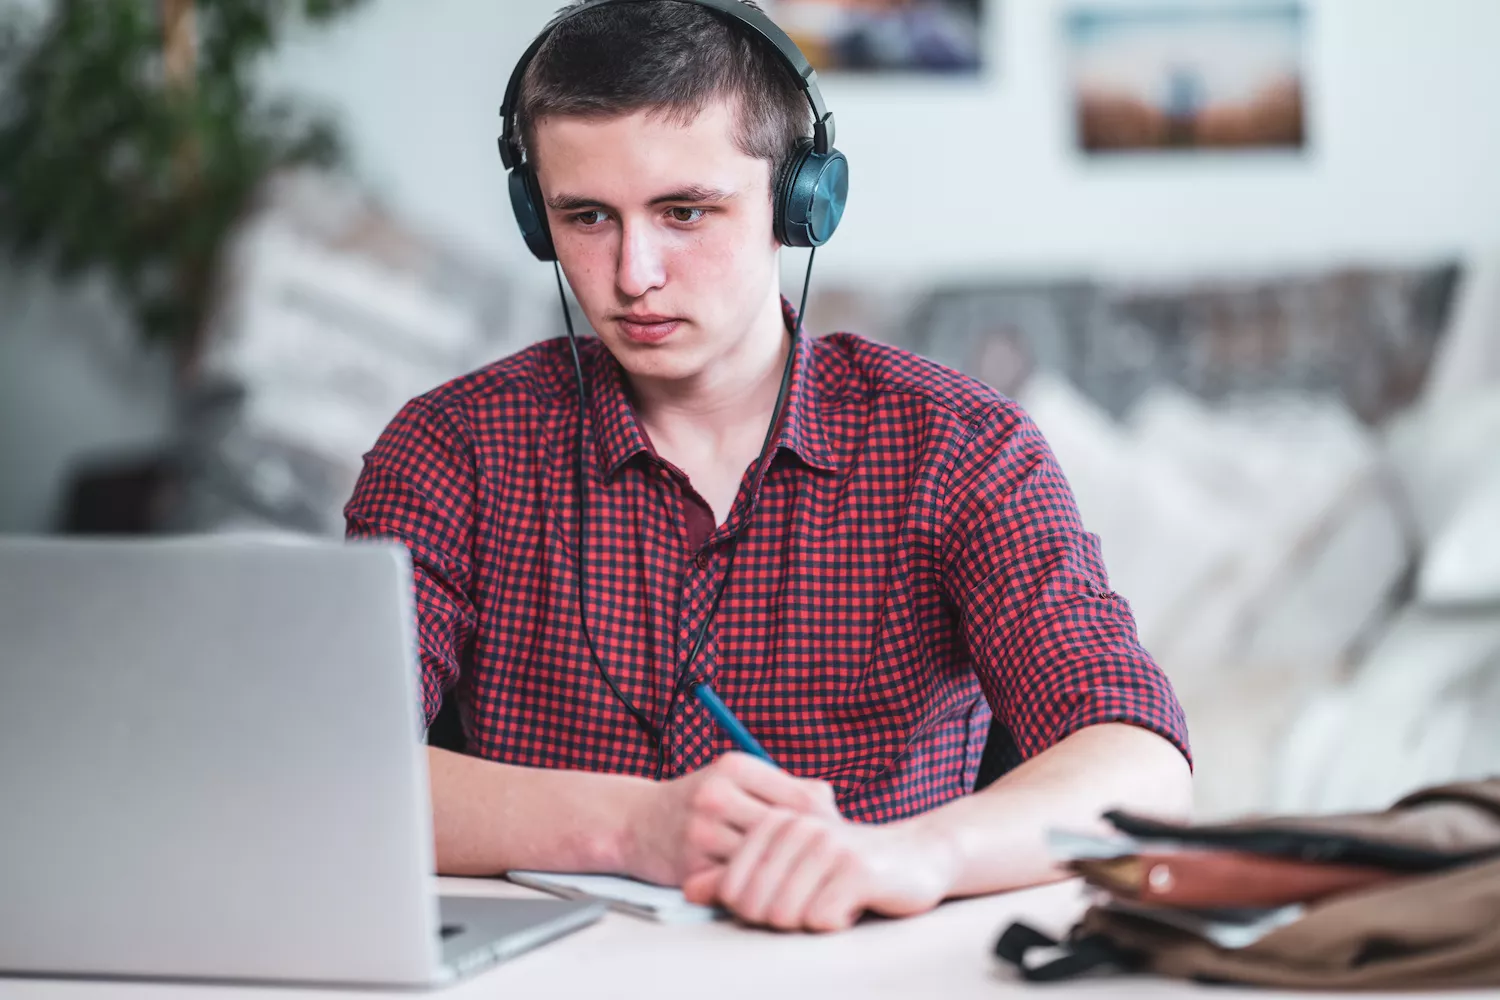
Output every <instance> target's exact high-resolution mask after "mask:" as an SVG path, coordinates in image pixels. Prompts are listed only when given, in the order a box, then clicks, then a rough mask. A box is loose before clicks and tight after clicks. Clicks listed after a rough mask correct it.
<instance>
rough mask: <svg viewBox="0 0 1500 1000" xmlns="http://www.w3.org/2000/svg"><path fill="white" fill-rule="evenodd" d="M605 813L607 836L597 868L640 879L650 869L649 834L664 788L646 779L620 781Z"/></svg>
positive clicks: (601, 840)
mask: <svg viewBox="0 0 1500 1000" xmlns="http://www.w3.org/2000/svg"><path fill="white" fill-rule="evenodd" d="M616 782H617V783H616V785H615V787H614V788H613V789H611V792H612V793H613V794H612V795H611V797H610V803H609V806H608V807H607V809H606V810H605V812H606V815H607V816H608V819H607V821H606V823H607V826H606V830H607V833H606V834H605V836H602V837H600V838H599V841H598V844H597V849H598V851H599V856H598V857H597V858H595V859H594V860H595V867H596V868H597V869H599V870H600V871H609V872H616V873H618V874H621V875H632V876H636V877H639V876H640V873H641V872H642V871H643V870H644V869H645V868H646V867H647V866H646V864H645V863H644V860H643V858H644V855H645V853H646V852H647V850H648V849H649V848H648V844H647V838H646V837H645V830H646V828H647V825H648V820H649V818H650V815H651V812H652V811H653V809H654V808H655V806H656V801H657V798H658V797H659V793H660V791H661V784H660V783H659V782H655V781H648V780H646V779H644V778H634V777H620V778H617V779H616Z"/></svg>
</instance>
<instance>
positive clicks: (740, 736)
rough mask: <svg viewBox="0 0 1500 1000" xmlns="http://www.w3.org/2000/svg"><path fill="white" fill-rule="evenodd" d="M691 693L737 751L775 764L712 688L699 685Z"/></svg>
mask: <svg viewBox="0 0 1500 1000" xmlns="http://www.w3.org/2000/svg"><path fill="white" fill-rule="evenodd" d="M693 693H694V694H695V695H697V696H698V700H699V701H700V702H702V703H703V707H704V708H706V709H708V714H709V715H712V716H713V717H714V721H715V722H717V723H718V724H719V728H720V729H722V730H724V733H725V735H726V736H728V737H729V739H730V740H731V741H733V743H734V745H735V747H736V748H737V749H739V750H742V751H744V752H745V753H748V754H752V755H753V756H756V757H759V758H760V759H761V760H763V761H765V762H766V763H767V764H771V765H773V766H775V764H776V762H775V761H774V760H772V759H771V755H770V754H768V753H766V748H765V747H763V746H761V745H760V744H759V743H758V742H756V739H755V737H754V736H751V735H750V730H748V729H746V728H745V724H744V723H743V722H741V721H740V720H739V719H736V718H735V717H734V713H733V712H731V711H730V710H729V706H728V705H726V704H724V700H723V699H722V698H720V697H719V696H718V694H717V693H716V692H715V691H714V689H713V688H711V687H709V686H708V685H707V684H699V685H697V686H696V687H694V688H693Z"/></svg>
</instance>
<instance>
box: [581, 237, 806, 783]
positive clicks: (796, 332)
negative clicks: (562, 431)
mask: <svg viewBox="0 0 1500 1000" xmlns="http://www.w3.org/2000/svg"><path fill="white" fill-rule="evenodd" d="M817 252H818V248H817V247H812V248H811V249H810V250H809V252H808V255H807V271H806V273H805V274H804V276H803V279H802V301H801V304H800V305H799V306H798V308H797V322H796V325H795V326H794V327H793V328H792V342H791V345H790V346H789V347H788V349H787V358H786V363H785V364H784V365H782V369H781V387H780V389H779V390H778V391H777V394H776V405H775V407H774V408H773V410H772V412H771V422H770V425H769V426H768V427H767V428H766V437H765V440H764V441H762V442H761V446H760V457H759V458H758V459H757V460H756V472H755V479H753V480H752V483H753V484H754V488H755V495H756V497H757V502H756V505H758V497H759V492H760V489H761V487H762V484H763V482H764V478H763V477H764V476H765V475H766V473H767V471H768V467H769V464H770V462H769V456H768V455H767V452H768V451H769V450H770V447H771V441H772V439H773V438H774V437H775V436H776V427H777V425H778V424H779V423H780V422H781V418H782V411H783V409H784V407H785V405H786V397H787V391H788V389H789V387H790V386H791V381H792V361H793V358H794V357H795V355H796V353H797V345H798V344H799V342H800V341H801V338H802V323H803V316H804V315H805V314H806V311H807V294H808V289H809V288H811V287H812V266H813V260H814V258H815V257H816V256H817ZM552 270H553V273H554V274H555V275H556V277H557V295H558V301H559V302H560V303H561V304H562V311H563V324H564V326H565V327H566V329H567V332H568V349H569V351H570V352H571V353H572V356H573V372H574V375H575V376H576V377H577V382H578V475H577V476H576V477H575V478H574V481H573V491H574V503H575V504H576V505H577V508H578V623H579V627H580V628H581V629H582V630H583V638H584V642H585V643H586V644H587V646H588V650H589V658H590V659H591V660H592V661H593V664H594V668H595V669H596V670H597V671H598V672H599V676H600V678H602V679H603V681H604V684H605V686H606V687H608V688H609V690H610V693H611V694H613V695H614V696H615V698H616V700H618V701H619V702H620V704H622V705H624V706H625V709H626V711H628V712H629V713H630V716H631V718H633V719H634V720H635V722H636V724H637V725H638V726H640V728H641V731H642V732H644V733H645V734H646V738H647V739H648V740H650V741H651V744H652V746H653V747H654V748H655V749H656V778H657V780H661V776H662V772H663V771H665V770H666V738H665V735H664V733H663V730H662V728H661V727H658V726H656V725H655V724H653V723H652V722H651V721H650V720H649V719H647V718H646V714H645V713H644V712H642V711H641V710H640V709H639V708H637V707H636V706H635V703H634V702H632V701H631V700H630V699H629V698H627V697H626V696H625V693H624V692H623V691H621V690H620V688H619V686H618V685H617V684H616V683H615V682H614V679H613V678H612V677H610V676H609V671H607V670H605V669H604V661H603V659H602V658H601V657H600V656H599V650H598V648H597V647H596V646H595V645H594V637H593V634H592V633H590V631H589V624H588V614H587V611H586V606H585V604H584V582H583V581H584V576H585V571H584V561H585V554H584V553H585V549H586V544H585V542H586V538H587V534H586V532H585V526H586V523H587V521H586V509H585V505H584V493H585V490H584V488H583V483H584V479H585V478H586V477H587V475H588V463H587V454H588V451H587V448H586V447H585V437H586V430H587V425H588V417H587V413H586V411H587V409H588V392H587V389H586V387H585V385H584V377H583V362H582V360H581V359H580V357H579V353H578V338H577V336H576V335H575V334H574V332H573V317H572V313H571V311H570V310H569V309H568V296H567V292H566V291H565V290H564V287H563V277H562V265H561V264H559V263H558V262H557V261H555V260H554V261H553V262H552ZM754 514H755V507H754V506H752V508H751V511H750V513H749V514H748V515H746V517H745V520H744V521H743V523H741V524H740V526H739V527H738V528H737V529H735V531H734V533H733V534H731V535H730V537H729V539H728V541H732V542H734V543H735V545H734V547H733V548H732V549H730V552H729V560H730V562H729V565H728V566H726V567H725V568H724V574H723V576H721V577H720V578H719V583H718V585H717V586H716V587H715V588H714V596H713V600H712V601H711V602H710V604H709V608H708V614H707V616H705V617H704V619H703V624H702V625H700V626H699V627H698V633H697V635H696V636H695V637H694V639H693V647H692V650H691V651H690V652H689V653H688V657H687V660H686V661H684V662H683V664H682V666H681V668H679V669H677V670H674V671H673V681H672V690H671V692H670V694H669V696H668V698H667V709H666V718H665V719H664V720H663V724H665V722H666V721H667V720H670V719H671V716H672V710H673V709H674V708H675V707H676V704H677V694H678V692H679V691H680V690H681V687H682V678H683V677H684V676H686V675H687V674H688V673H689V671H690V670H691V669H692V666H693V663H694V662H695V661H696V660H697V659H698V652H699V651H700V650H701V649H702V648H703V642H704V639H705V638H707V636H708V626H709V624H710V623H711V622H712V621H713V619H714V614H715V613H716V612H717V611H718V609H719V601H720V599H721V598H722V597H723V596H724V588H725V587H726V586H728V584H729V575H730V571H731V570H732V569H733V568H734V557H735V554H736V553H737V552H738V551H739V544H738V543H739V537H740V534H741V533H742V532H743V531H744V530H745V529H746V528H747V527H749V525H750V521H751V518H752V517H753V516H754Z"/></svg>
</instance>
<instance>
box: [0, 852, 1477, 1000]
mask: <svg viewBox="0 0 1500 1000" xmlns="http://www.w3.org/2000/svg"><path fill="white" fill-rule="evenodd" d="M438 884H439V889H440V891H441V892H442V893H444V894H446V895H483V896H514V897H524V896H535V895H537V894H536V893H533V892H531V891H530V890H527V889H522V888H520V887H518V886H513V885H510V884H508V883H505V882H496V881H490V880H470V879H439V880H438ZM1081 907H1082V895H1081V891H1080V889H1079V888H1078V887H1077V885H1075V884H1072V883H1068V884H1064V885H1054V886H1047V887H1044V888H1040V889H1031V890H1028V891H1025V892H1017V893H1009V894H1006V895H1001V896H992V897H988V898H984V899H976V900H966V901H962V902H956V903H948V904H946V905H944V906H941V907H939V908H938V909H937V910H935V911H933V912H932V913H929V914H926V915H925V916H921V917H915V918H912V919H910V920H901V921H869V922H866V923H863V924H861V925H860V926H858V927H856V928H854V929H853V930H850V931H846V932H844V933H842V934H833V935H824V936H810V935H794V934H777V933H772V932H768V931H759V930H752V929H747V928H743V927H739V926H737V925H734V924H731V923H711V924H686V925H662V924H656V923H652V922H650V921H645V920H639V919H636V918H634V917H628V916H622V915H619V914H615V913H610V914H607V915H606V916H605V917H604V919H603V920H601V921H600V922H599V923H598V924H596V925H594V926H592V927H589V928H586V929H585V930H582V931H579V932H578V933H576V934H573V935H570V936H568V937H567V938H564V939H562V940H560V941H556V942H553V943H552V944H549V945H546V946H543V947H541V948H539V949H537V950H535V951H532V952H528V953H527V954H524V955H521V956H518V957H517V958H514V959H512V960H511V961H509V962H507V963H505V964H503V965H498V966H495V967H493V968H491V969H488V970H486V971H485V972H483V973H481V974H479V975H477V976H474V977H472V978H470V979H466V980H464V981H463V982H461V983H459V984H457V985H455V986H452V987H449V988H447V989H444V990H441V991H435V992H433V993H431V994H420V993H418V994H412V993H396V992H391V991H387V992H372V993H368V994H365V993H360V992H356V991H350V990H329V991H317V990H307V989H302V988H296V989H290V988H286V987H266V988H252V987H242V986H235V987H225V986H209V985H197V984H186V985H170V986H169V985H166V984H162V983H121V982H84V981H76V980H43V979H5V978H0V998H4V1000H146V998H148V997H149V998H162V1000H200V998H201V1000H231V998H250V997H255V998H261V997H264V998H276V1000H303V998H308V997H315V996H316V997H322V998H328V997H343V998H356V997H360V996H366V995H368V996H381V997H386V998H389V997H392V996H440V997H442V998H444V1000H450V998H453V1000H468V998H471V997H496V998H502V997H503V998H507V1000H509V998H519V997H547V998H558V1000H563V998H571V997H580V998H583V997H587V998H590V1000H597V998H601V997H627V996H650V997H651V998H652V1000H673V998H678V997H681V998H684V1000H703V998H704V997H705V996H708V997H713V998H714V1000H731V998H740V997H744V998H754V1000H766V998H768V997H771V998H776V1000H791V998H795V997H845V996H848V997H862V998H863V997H902V998H922V997H942V998H943V1000H967V998H971V997H973V998H981V997H982V998H985V1000H994V998H996V997H1000V996H1006V995H1017V994H1020V993H1022V992H1025V993H1026V994H1028V995H1032V996H1039V997H1043V998H1045V1000H1072V998H1074V997H1090V998H1094V997H1164V996H1165V997H1171V996H1181V995H1188V994H1196V995H1200V996H1201V995H1212V996H1218V997H1232V996H1238V995H1244V996H1253V997H1255V998H1256V1000H1269V998H1272V997H1285V996H1293V995H1297V994H1284V993H1270V992H1264V991H1255V992H1253V993H1243V992H1242V991H1238V990H1227V989H1224V988H1212V989H1211V988H1207V987H1195V986H1191V985H1188V984H1184V983H1176V982H1166V981H1163V980H1159V979H1146V978H1142V977H1133V978H1132V977H1126V978H1105V979H1095V980H1085V981H1081V982H1077V983H1065V984H1050V985H1047V986H1032V985H1029V984H1026V983H1024V982H1022V981H1021V980H1019V979H1018V978H1017V977H1016V976H1015V975H1013V974H1012V973H1011V972H1010V971H1009V970H1007V969H1005V968H1004V967H1003V966H1002V965H1001V964H1000V963H999V962H997V961H996V960H995V959H993V958H991V956H990V951H989V949H990V947H991V945H992V944H993V943H994V940H995V937H996V935H997V934H998V933H999V932H1000V930H1001V929H1002V928H1003V927H1005V926H1008V925H1009V923H1010V922H1011V921H1012V920H1015V919H1018V918H1019V919H1024V920H1025V921H1027V922H1028V923H1031V924H1033V925H1035V926H1037V927H1039V928H1041V929H1043V930H1046V931H1048V932H1053V933H1056V932H1060V931H1062V930H1063V929H1065V928H1066V927H1067V926H1068V924H1070V923H1071V922H1072V920H1073V919H1075V918H1076V916H1077V915H1078V914H1079V913H1080V912H1081ZM1396 995H1397V994H1386V996H1396ZM1401 995H1403V996H1407V995H1411V994H1401ZM1443 995H1444V996H1448V997H1451V996H1460V995H1463V994H1456V993H1445V994H1443ZM1474 995H1479V994H1474ZM1485 995H1488V996H1494V994H1493V993H1487V994H1485ZM1304 996H1308V997H1313V996H1316V997H1318V1000H1327V996H1328V994H1304ZM1363 996H1366V997H1369V996H1374V995H1373V994H1363Z"/></svg>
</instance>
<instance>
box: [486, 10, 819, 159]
mask: <svg viewBox="0 0 1500 1000" xmlns="http://www.w3.org/2000/svg"><path fill="white" fill-rule="evenodd" d="M663 2H670V3H687V4H692V5H693V6H695V7H706V8H707V9H709V10H713V11H717V12H718V13H720V14H723V15H725V16H726V17H729V18H732V19H733V20H734V21H736V22H737V23H739V24H741V25H743V26H744V27H745V28H747V29H749V30H750V31H751V32H753V33H754V34H756V35H758V36H759V37H760V38H761V39H763V40H764V41H766V42H767V43H769V44H770V46H771V49H772V51H774V52H775V53H776V54H777V55H778V56H779V57H780V59H781V61H782V63H783V64H784V65H785V66H786V68H787V69H789V70H791V72H792V75H794V76H795V77H796V78H797V84H798V86H799V87H800V88H801V89H802V93H803V95H804V96H805V97H806V98H807V103H808V105H809V106H810V107H811V108H812V113H813V150H814V152H817V153H820V154H826V153H827V152H828V151H829V150H831V149H833V142H834V129H833V114H832V113H831V112H830V111H829V110H828V105H827V104H826V103H824V101H823V94H822V92H821V91H820V90H819V89H818V74H817V71H816V70H814V69H813V68H812V64H811V63H809V62H808V61H807V57H806V56H804V55H803V54H802V51H801V50H800V49H798V48H797V43H796V42H794V41H792V40H791V39H790V38H789V37H787V33H786V32H784V31H782V30H781V29H780V28H779V27H777V25H776V22H774V21H772V20H771V19H770V18H769V17H767V16H766V15H765V14H763V13H761V12H760V11H758V10H756V9H755V8H754V7H747V6H746V5H745V4H743V3H741V2H740V0H587V2H586V3H581V4H579V5H578V6H576V7H570V8H568V9H567V10H565V11H563V13H562V14H560V15H558V16H557V17H556V18H555V19H553V21H552V23H551V24H549V25H547V27H546V28H544V29H542V32H541V34H539V35H537V36H536V38H534V39H532V42H531V44H530V45H529V46H527V48H526V51H525V52H524V53H522V55H521V58H520V59H519V60H518V61H517V62H516V68H515V69H514V70H512V71H511V74H510V82H509V83H508V84H506V86H505V100H504V101H503V102H502V103H501V104H500V161H501V162H502V163H504V164H505V169H507V170H511V169H514V168H515V166H516V165H517V164H519V163H520V162H521V155H520V148H519V146H518V145H517V144H516V139H515V135H514V134H513V132H512V130H513V129H514V127H515V125H514V123H515V116H516V102H517V101H518V100H519V98H520V96H521V81H522V78H523V77H525V75H526V67H528V66H530V65H531V60H532V59H533V58H534V57H535V56H536V53H537V50H538V49H540V48H541V47H542V43H543V42H544V41H546V40H547V37H548V36H549V35H551V34H552V32H553V31H554V30H556V28H557V26H558V25H560V24H562V23H564V22H565V21H569V20H571V19H572V18H574V17H576V16H578V15H579V14H582V13H584V12H585V11H591V10H593V9H595V8H596V7H605V6H610V5H615V4H627V3H663Z"/></svg>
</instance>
